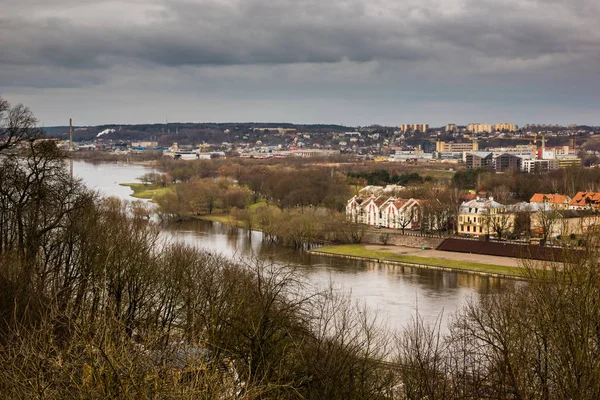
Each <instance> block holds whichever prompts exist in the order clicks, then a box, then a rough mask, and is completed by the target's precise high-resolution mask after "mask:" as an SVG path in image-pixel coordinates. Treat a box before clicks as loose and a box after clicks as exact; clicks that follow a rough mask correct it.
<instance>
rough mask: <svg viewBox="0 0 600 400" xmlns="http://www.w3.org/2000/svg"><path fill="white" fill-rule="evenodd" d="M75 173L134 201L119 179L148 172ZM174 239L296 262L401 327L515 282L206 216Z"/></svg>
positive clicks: (103, 168)
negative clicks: (324, 247)
mask: <svg viewBox="0 0 600 400" xmlns="http://www.w3.org/2000/svg"><path fill="white" fill-rule="evenodd" d="M73 171H74V174H75V175H76V176H78V177H80V178H82V179H83V181H84V182H85V183H86V184H87V185H88V186H89V187H90V188H94V189H97V190H99V191H100V192H101V193H103V194H104V195H107V196H117V197H120V198H123V199H128V200H133V199H134V198H133V197H131V196H130V194H131V190H130V189H129V188H128V187H124V186H119V183H126V182H135V181H136V180H137V178H138V177H140V176H141V175H143V174H145V173H147V172H150V171H152V170H151V169H149V168H146V167H143V166H139V165H129V164H117V163H102V164H91V163H86V162H84V161H74V162H73ZM164 230H165V231H166V232H168V233H169V234H170V235H172V237H173V238H175V239H176V240H181V241H184V242H186V243H189V244H193V245H195V246H198V247H201V248H204V249H208V250H210V251H214V252H217V253H220V254H223V255H226V256H229V257H240V258H245V259H248V258H251V257H261V258H266V259H268V260H272V261H274V262H277V263H282V264H288V265H293V266H297V267H298V268H299V269H301V270H302V271H304V273H305V274H306V277H307V278H308V280H309V281H310V282H312V283H314V284H315V285H317V286H319V287H324V286H327V285H328V284H329V283H330V282H331V283H332V284H333V285H334V287H335V288H336V289H339V290H343V291H347V292H349V293H351V296H352V297H353V299H355V300H356V301H357V302H359V303H365V304H366V305H367V306H368V307H369V308H370V309H371V310H373V311H376V312H377V313H378V314H379V315H380V316H381V318H383V319H384V320H385V321H387V324H388V326H389V327H390V328H393V329H400V328H402V327H404V326H406V325H407V324H408V323H410V321H411V319H412V318H414V316H415V314H416V310H417V309H418V311H419V314H420V315H421V317H422V318H423V319H424V320H425V321H426V322H430V323H433V322H435V321H436V319H437V318H438V317H439V316H442V319H441V323H442V327H443V328H444V330H445V328H446V327H447V322H448V319H449V316H450V315H452V314H453V313H455V312H456V310H458V309H459V308H460V307H461V306H462V305H464V304H465V303H466V302H467V301H468V300H469V299H473V298H476V297H477V296H480V295H485V294H488V293H493V292H497V291H501V290H502V289H503V288H504V287H506V285H512V284H514V282H512V281H506V280H503V279H499V278H491V277H483V276H478V275H471V274H464V273H457V272H442V271H436V270H429V269H420V268H408V267H400V266H389V265H385V266H384V265H380V264H378V263H372V262H363V261H355V260H346V259H340V258H331V257H324V256H317V255H313V254H309V253H306V252H303V251H292V250H290V249H288V248H284V247H280V246H276V245H272V244H268V243H265V242H263V240H262V234H261V233H260V232H256V231H253V232H250V233H249V232H248V231H246V230H244V229H241V228H238V229H235V230H232V229H230V228H229V227H227V226H225V225H223V224H221V223H218V222H209V221H201V220H198V221H187V222H182V223H173V224H170V225H168V226H166V227H165V228H164Z"/></svg>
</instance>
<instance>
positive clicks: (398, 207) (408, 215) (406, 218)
mask: <svg viewBox="0 0 600 400" xmlns="http://www.w3.org/2000/svg"><path fill="white" fill-rule="evenodd" d="M419 216H420V208H419V202H418V201H417V200H415V199H408V200H407V199H395V200H393V201H390V202H387V203H386V204H385V205H384V206H383V207H382V218H381V225H382V226H384V227H386V228H391V229H418V228H419V226H420V222H419V220H420V218H419Z"/></svg>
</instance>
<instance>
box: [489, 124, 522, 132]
mask: <svg viewBox="0 0 600 400" xmlns="http://www.w3.org/2000/svg"><path fill="white" fill-rule="evenodd" d="M516 130H517V125H515V124H511V123H509V122H501V123H499V124H496V125H494V131H495V132H515V131H516Z"/></svg>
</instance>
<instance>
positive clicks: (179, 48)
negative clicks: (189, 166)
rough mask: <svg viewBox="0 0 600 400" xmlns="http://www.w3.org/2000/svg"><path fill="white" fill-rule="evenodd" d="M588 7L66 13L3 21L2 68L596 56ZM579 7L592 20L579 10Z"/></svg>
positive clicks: (171, 6)
mask: <svg viewBox="0 0 600 400" xmlns="http://www.w3.org/2000/svg"><path fill="white" fill-rule="evenodd" d="M540 1H542V0H540ZM155 3H156V2H155ZM592 3H594V0H588V1H587V2H584V1H583V0H580V1H579V2H573V3H568V2H566V1H564V2H559V1H555V2H554V4H555V5H554V6H549V8H548V10H547V11H546V12H547V13H548V15H545V16H538V15H533V13H534V12H541V11H542V10H544V9H545V8H544V6H543V4H544V3H536V2H533V1H529V2H525V3H522V2H521V1H518V0H509V1H503V2H498V1H490V0H477V1H475V0H470V1H467V3H466V6H464V7H463V8H460V9H459V10H458V12H456V13H450V14H445V13H443V12H441V10H437V9H435V8H427V4H428V3H426V2H425V3H421V2H417V1H408V2H406V6H404V7H402V8H401V9H399V10H398V9H393V8H392V7H391V5H393V4H394V3H393V2H389V3H385V2H381V1H380V2H379V4H381V7H379V10H378V12H376V13H375V12H373V11H374V10H373V9H374V7H371V8H367V4H369V3H368V2H363V1H360V0H345V1H344V0H330V1H325V2H324V1H313V0H307V1H296V0H279V1H272V0H246V1H239V2H216V1H210V2H201V3H191V2H186V1H181V0H170V1H167V0H165V1H164V3H162V4H163V7H164V8H163V10H162V12H160V13H157V14H156V16H155V17H156V20H155V21H154V22H153V23H152V24H150V25H144V26H137V25H136V24H134V23H132V24H131V25H128V24H126V23H124V22H123V20H120V22H119V21H117V22H114V23H110V24H108V25H104V26H103V25H102V24H98V25H97V26H93V25H89V24H82V23H79V22H78V21H77V20H76V19H67V18H66V17H65V16H64V15H63V16H62V17H60V18H51V17H50V18H42V19H35V20H34V19H27V18H20V19H17V18H12V19H8V18H4V19H1V20H0V48H2V49H3V51H2V52H1V53H0V62H1V63H4V64H17V65H36V64H54V65H58V66H65V67H70V68H105V67H107V66H110V65H112V64H116V63H122V62H131V61H133V62H147V63H155V64H158V65H167V66H178V65H199V66H202V65H236V64H238V65H244V64H294V63H335V62H340V61H342V60H350V61H356V62H366V61H371V60H405V61H421V60H425V59H437V60H440V61H444V60H446V59H448V58H452V56H453V54H454V55H455V54H457V53H458V54H459V55H460V56H462V57H468V56H470V55H480V56H484V57H488V58H490V59H508V60H510V59H515V58H517V59H523V58H525V59H528V58H531V59H533V58H536V57H540V56H543V55H552V54H564V53H569V54H579V53H593V52H596V53H598V52H599V51H600V33H599V32H598V28H597V25H596V24H595V21H594V18H593V17H594V15H593V14H592V15H590V14H589V12H590V11H589V10H592V11H595V10H597V8H596V7H595V6H594V5H593V4H592ZM430 4H436V3H430ZM437 4H438V5H440V4H444V3H443V2H439V3H437ZM521 4H530V5H532V6H530V7H529V8H527V7H523V6H521ZM386 6H389V8H386ZM583 6H586V7H588V8H589V9H588V14H585V15H582V14H581V13H580V10H581V9H582V8H583ZM595 16H596V17H597V16H599V15H598V14H597V15H595ZM555 21H563V23H562V24H556V23H555ZM592 22H593V23H592Z"/></svg>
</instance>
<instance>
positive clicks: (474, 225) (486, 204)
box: [458, 197, 514, 236]
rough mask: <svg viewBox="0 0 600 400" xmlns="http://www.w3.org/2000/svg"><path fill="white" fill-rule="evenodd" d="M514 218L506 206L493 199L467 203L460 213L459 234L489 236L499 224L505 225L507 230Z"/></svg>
mask: <svg viewBox="0 0 600 400" xmlns="http://www.w3.org/2000/svg"><path fill="white" fill-rule="evenodd" d="M513 219H514V216H513V215H512V213H509V212H507V209H506V206H504V205H502V204H500V203H498V202H497V201H494V198H493V197H489V198H481V197H477V198H476V199H474V200H470V201H465V202H464V203H462V204H461V206H460V209H459V213H458V233H459V234H460V235H469V236H480V235H489V234H492V233H493V232H494V231H495V229H494V228H495V227H496V226H498V225H499V224H505V225H506V230H508V229H509V225H510V224H511V223H512V220H513Z"/></svg>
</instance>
